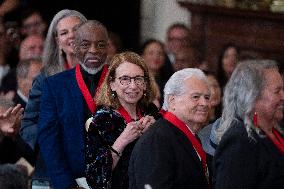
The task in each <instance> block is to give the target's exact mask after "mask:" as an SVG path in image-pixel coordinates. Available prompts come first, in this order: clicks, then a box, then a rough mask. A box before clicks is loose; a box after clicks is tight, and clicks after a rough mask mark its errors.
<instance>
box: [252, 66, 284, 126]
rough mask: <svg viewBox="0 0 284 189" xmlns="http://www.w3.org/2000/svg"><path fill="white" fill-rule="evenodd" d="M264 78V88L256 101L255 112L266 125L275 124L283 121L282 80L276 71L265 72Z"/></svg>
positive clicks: (283, 97) (283, 95)
mask: <svg viewBox="0 0 284 189" xmlns="http://www.w3.org/2000/svg"><path fill="white" fill-rule="evenodd" d="M264 77H265V86H264V89H263V91H262V94H261V97H260V98H259V99H258V100H257V101H256V104H255V111H256V112H257V114H258V117H259V118H260V119H263V120H265V122H266V123H270V124H272V123H277V122H279V121H281V120H282V119H283V102H284V93H283V80H282V78H281V75H280V74H279V72H278V71H277V70H276V69H268V70H266V71H265V72H264ZM272 125H273V124H272Z"/></svg>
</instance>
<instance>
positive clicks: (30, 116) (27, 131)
mask: <svg viewBox="0 0 284 189" xmlns="http://www.w3.org/2000/svg"><path fill="white" fill-rule="evenodd" d="M44 78H45V77H44V76H43V75H42V74H40V75H38V76H37V77H36V78H35V80H34V82H33V85H32V89H31V90H30V93H29V100H28V103H27V105H26V108H25V112H24V117H23V119H22V122H21V130H20V135H21V137H22V138H23V140H24V141H25V142H26V143H28V144H29V145H30V146H31V147H32V149H35V145H36V140H37V124H38V118H39V106H40V97H41V90H42V85H43V81H44Z"/></svg>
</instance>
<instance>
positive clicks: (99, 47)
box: [38, 21, 108, 189]
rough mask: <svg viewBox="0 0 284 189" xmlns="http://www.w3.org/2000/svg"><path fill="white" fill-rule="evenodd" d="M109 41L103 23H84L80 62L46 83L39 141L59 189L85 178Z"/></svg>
mask: <svg viewBox="0 0 284 189" xmlns="http://www.w3.org/2000/svg"><path fill="white" fill-rule="evenodd" d="M107 41H108V36H107V30H106V28H105V27H104V26H103V24H101V23H100V22H98V21H88V22H86V23H84V24H82V25H80V26H79V27H78V29H77V31H76V35H75V51H76V56H77V57H78V59H79V61H80V65H79V64H78V65H77V66H76V67H75V68H73V69H71V70H68V71H64V72H62V73H59V74H56V75H54V76H51V77H49V78H47V79H46V80H45V82H44V86H43V91H42V97H41V104H40V117H39V132H38V141H39V146H40V150H41V153H42V155H43V158H44V160H45V163H46V167H47V171H48V173H49V175H50V178H51V181H52V184H53V187H54V188H55V189H66V188H76V187H78V185H77V183H76V182H75V179H77V178H81V177H84V171H85V168H86V165H85V157H84V156H85V134H86V133H85V126H84V125H85V122H86V120H87V118H88V117H89V116H90V115H91V114H92V113H94V111H95V108H96V107H95V103H94V101H93V97H94V96H95V93H96V91H98V90H96V89H97V88H99V87H100V85H101V83H102V82H103V80H104V76H105V74H106V72H107V67H106V66H105V65H104V63H105V60H106V57H107Z"/></svg>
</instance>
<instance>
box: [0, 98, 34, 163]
mask: <svg viewBox="0 0 284 189" xmlns="http://www.w3.org/2000/svg"><path fill="white" fill-rule="evenodd" d="M22 113H23V108H21V106H20V105H17V106H15V107H14V103H13V101H12V100H8V99H5V98H3V97H0V164H4V163H16V162H17V161H18V160H19V159H20V158H21V157H23V158H25V159H26V160H27V161H28V162H29V163H30V164H33V163H34V158H33V153H32V151H31V149H30V148H29V146H28V145H27V144H26V143H25V142H24V141H23V140H22V138H21V137H20V136H19V129H20V122H21V118H22Z"/></svg>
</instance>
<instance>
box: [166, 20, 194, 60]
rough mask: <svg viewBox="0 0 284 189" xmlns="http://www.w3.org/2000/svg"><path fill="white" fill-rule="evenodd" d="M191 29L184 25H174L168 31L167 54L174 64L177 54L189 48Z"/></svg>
mask: <svg viewBox="0 0 284 189" xmlns="http://www.w3.org/2000/svg"><path fill="white" fill-rule="evenodd" d="M189 35H190V30H189V28H188V27H187V26H186V25H185V24H183V23H174V24H172V25H171V26H169V28H168V30H167V39H166V52H167V56H168V59H169V60H170V62H171V63H172V64H174V62H175V56H174V55H175V54H177V53H178V52H179V51H181V50H182V49H184V48H187V47H188V46H189V43H190V42H189Z"/></svg>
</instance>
